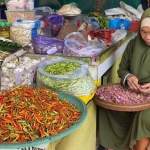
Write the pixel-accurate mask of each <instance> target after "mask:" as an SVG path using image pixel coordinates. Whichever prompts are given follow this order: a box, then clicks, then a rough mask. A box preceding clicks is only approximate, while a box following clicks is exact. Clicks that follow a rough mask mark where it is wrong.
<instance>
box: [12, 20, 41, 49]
mask: <svg viewBox="0 0 150 150" xmlns="http://www.w3.org/2000/svg"><path fill="white" fill-rule="evenodd" d="M42 27H44V22H43V21H39V20H35V21H32V20H16V21H14V22H12V25H11V27H10V39H11V40H12V41H13V42H15V43H17V44H19V45H21V46H25V45H29V44H31V39H32V37H33V36H35V35H38V34H41V28H42Z"/></svg>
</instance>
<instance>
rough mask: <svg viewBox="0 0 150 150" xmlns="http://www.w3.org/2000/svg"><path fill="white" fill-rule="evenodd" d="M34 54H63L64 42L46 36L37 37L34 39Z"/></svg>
mask: <svg viewBox="0 0 150 150" xmlns="http://www.w3.org/2000/svg"><path fill="white" fill-rule="evenodd" d="M32 45H33V49H34V53H36V54H48V55H50V54H54V53H62V52H63V49H64V42H63V40H59V39H57V38H53V37H47V36H44V35H36V36H34V37H33V38H32Z"/></svg>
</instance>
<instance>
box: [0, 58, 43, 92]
mask: <svg viewBox="0 0 150 150" xmlns="http://www.w3.org/2000/svg"><path fill="white" fill-rule="evenodd" d="M44 59H45V57H40V58H39V59H31V58H29V57H27V56H22V57H18V58H17V59H14V60H11V61H10V62H7V63H5V64H4V65H3V66H2V68H1V70H2V71H1V91H4V90H8V89H10V88H12V87H14V86H16V85H27V86H30V87H32V86H33V76H34V74H35V72H36V70H37V67H38V64H39V63H40V62H42V61H43V60H44Z"/></svg>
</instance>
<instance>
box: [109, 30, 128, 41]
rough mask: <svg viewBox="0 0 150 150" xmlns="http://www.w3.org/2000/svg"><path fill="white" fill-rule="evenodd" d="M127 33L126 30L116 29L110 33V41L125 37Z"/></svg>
mask: <svg viewBox="0 0 150 150" xmlns="http://www.w3.org/2000/svg"><path fill="white" fill-rule="evenodd" d="M126 35H127V31H126V30H116V31H115V32H114V33H112V34H111V42H112V43H116V42H118V41H120V40H121V39H123V38H125V37H126Z"/></svg>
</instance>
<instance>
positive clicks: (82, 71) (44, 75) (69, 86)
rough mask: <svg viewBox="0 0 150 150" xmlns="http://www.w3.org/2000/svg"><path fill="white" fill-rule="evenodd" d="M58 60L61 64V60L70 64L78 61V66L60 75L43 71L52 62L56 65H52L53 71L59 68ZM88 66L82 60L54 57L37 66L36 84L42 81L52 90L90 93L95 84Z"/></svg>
mask: <svg viewBox="0 0 150 150" xmlns="http://www.w3.org/2000/svg"><path fill="white" fill-rule="evenodd" d="M60 62H61V64H62V63H63V62H72V64H74V63H78V64H79V65H80V66H79V67H77V68H76V69H75V70H73V71H70V72H66V73H65V74H61V75H57V74H56V75H53V74H49V73H48V72H45V71H44V68H45V67H47V66H49V67H50V65H52V64H55V66H56V67H55V69H54V67H53V70H54V72H55V71H56V70H58V68H59V69H61V68H62V66H59V65H60ZM58 64H59V65H58ZM88 68H89V66H88V64H87V63H84V62H82V61H78V60H72V59H66V58H61V57H54V58H53V59H52V60H49V61H45V62H43V63H41V64H40V65H39V66H38V71H37V85H39V83H42V84H44V85H45V86H46V87H49V88H51V89H53V90H56V91H60V92H65V93H69V94H72V95H75V96H85V95H90V94H91V93H92V92H93V91H94V90H95V89H96V86H95V84H94V80H93V78H92V76H91V74H90V72H89V70H88ZM70 69H71V68H70ZM63 71H64V70H63Z"/></svg>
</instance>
